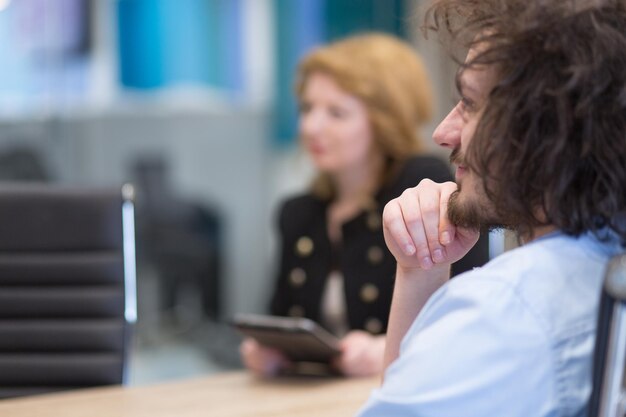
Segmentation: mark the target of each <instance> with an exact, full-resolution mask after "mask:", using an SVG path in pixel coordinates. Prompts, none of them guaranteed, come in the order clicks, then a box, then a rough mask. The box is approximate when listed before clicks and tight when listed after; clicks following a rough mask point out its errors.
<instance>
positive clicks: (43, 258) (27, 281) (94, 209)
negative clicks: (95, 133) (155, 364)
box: [0, 184, 136, 398]
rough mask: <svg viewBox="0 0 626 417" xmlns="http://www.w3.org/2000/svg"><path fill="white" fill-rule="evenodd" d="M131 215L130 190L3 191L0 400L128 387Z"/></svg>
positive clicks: (45, 187) (132, 266)
mask: <svg viewBox="0 0 626 417" xmlns="http://www.w3.org/2000/svg"><path fill="white" fill-rule="evenodd" d="M133 216H134V214H133V203H132V187H131V186H124V188H123V190H122V192H120V190H119V189H116V190H87V189H78V188H68V187H58V186H48V185H18V184H15V185H1V186H0V398H6V397H14V396H21V395H28V394H34V393H43V392H50V391H58V390H64V389H72V388H80V387H87V386H97V385H108V384H120V383H122V382H123V381H124V379H125V369H126V368H125V363H126V356H127V348H128V346H129V337H130V330H131V329H130V327H131V324H132V323H134V321H135V319H136V294H135V263H134V218H133Z"/></svg>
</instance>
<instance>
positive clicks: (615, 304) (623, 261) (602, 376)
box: [588, 254, 626, 417]
mask: <svg viewBox="0 0 626 417" xmlns="http://www.w3.org/2000/svg"><path fill="white" fill-rule="evenodd" d="M625 355H626V254H621V255H617V256H615V257H614V258H613V259H611V262H610V263H609V266H608V269H607V272H606V276H605V279H604V285H603V288H602V296H601V298H600V309H599V314H598V327H597V333H596V344H595V352H594V362H593V390H592V393H591V399H590V401H589V412H588V417H617V416H619V417H623V416H624V414H625V411H626V407H625V406H626V402H625V399H626V397H625V396H624V365H625V361H624V359H625Z"/></svg>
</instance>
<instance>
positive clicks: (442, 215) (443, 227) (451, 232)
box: [439, 182, 457, 246]
mask: <svg viewBox="0 0 626 417" xmlns="http://www.w3.org/2000/svg"><path fill="white" fill-rule="evenodd" d="M456 190H457V185H456V184H455V183H453V182H446V183H444V184H442V188H441V190H440V191H441V196H440V199H439V204H440V208H439V241H440V242H441V244H442V245H444V246H447V245H449V244H450V243H452V242H453V241H454V238H455V234H456V227H455V226H454V225H453V224H452V223H451V222H450V219H449V218H448V203H449V201H450V196H451V195H452V194H453V193H454V192H455V191H456Z"/></svg>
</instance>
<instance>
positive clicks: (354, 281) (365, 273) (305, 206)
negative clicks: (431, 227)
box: [270, 156, 489, 334]
mask: <svg viewBox="0 0 626 417" xmlns="http://www.w3.org/2000/svg"><path fill="white" fill-rule="evenodd" d="M424 178H430V179H432V180H433V181H435V182H445V181H451V180H452V177H451V174H450V171H449V169H448V167H447V166H446V164H444V163H443V162H442V161H441V160H439V159H437V158H433V157H429V156H416V157H413V158H411V159H409V160H408V161H407V162H406V163H405V164H404V166H403V167H402V169H401V170H400V172H399V173H398V175H397V176H396V178H395V179H394V180H393V181H391V183H389V184H387V185H385V186H383V187H382V189H381V190H379V192H378V193H377V194H376V196H375V200H376V206H375V207H373V208H372V209H371V210H369V211H365V210H364V211H363V212H361V213H359V214H358V215H357V216H356V217H354V218H353V219H351V220H349V221H348V222H346V223H344V224H343V226H342V242H341V247H340V248H336V249H335V251H334V253H333V250H332V248H331V244H330V241H329V239H328V235H327V227H326V226H327V225H326V209H327V207H328V203H329V202H328V201H324V200H320V199H318V198H316V197H314V196H313V195H311V194H305V195H301V196H298V197H295V198H291V199H289V200H287V201H286V202H285V203H284V204H283V205H282V209H281V211H280V217H279V229H280V238H281V261H280V271H279V274H278V280H277V282H276V287H275V290H274V295H273V298H272V302H271V306H270V310H271V313H272V314H274V315H280V316H294V317H307V318H310V319H312V320H315V321H318V322H319V320H320V313H321V312H320V305H321V300H322V295H323V292H324V287H325V285H326V280H327V278H328V276H329V274H330V272H331V270H332V269H333V267H334V269H338V270H339V271H341V273H342V275H343V278H344V290H345V301H346V310H347V318H348V324H349V328H350V329H352V330H354V329H362V330H366V331H368V332H370V333H372V334H378V333H385V332H386V330H387V321H388V317H389V309H390V307H391V297H392V291H393V285H394V278H395V269H396V261H395V259H394V257H393V256H392V255H391V253H390V252H389V251H388V249H387V246H386V245H385V241H384V237H383V231H382V226H381V218H382V211H383V208H384V207H385V204H387V202H389V201H390V200H392V199H394V198H396V197H398V196H399V195H400V194H402V192H403V191H404V190H405V189H407V188H410V187H414V186H415V185H417V184H418V183H419V182H420V181H421V180H422V179H424ZM488 256H489V253H488V239H487V236H483V237H481V239H480V240H479V243H478V244H477V245H476V246H475V247H474V248H473V249H472V250H471V251H470V252H469V253H468V254H467V255H466V256H465V258H463V259H462V260H460V261H459V262H457V263H455V264H454V265H453V266H452V270H453V275H455V274H459V273H461V272H464V271H467V270H469V269H472V268H473V267H476V266H481V265H483V264H484V263H485V262H487V260H488Z"/></svg>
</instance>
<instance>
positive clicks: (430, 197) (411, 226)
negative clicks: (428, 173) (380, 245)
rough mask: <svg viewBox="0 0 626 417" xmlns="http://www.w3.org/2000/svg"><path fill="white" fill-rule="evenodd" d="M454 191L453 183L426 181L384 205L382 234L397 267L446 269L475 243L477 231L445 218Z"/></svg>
mask: <svg viewBox="0 0 626 417" xmlns="http://www.w3.org/2000/svg"><path fill="white" fill-rule="evenodd" d="M456 190H457V185H456V184H455V183H453V182H445V183H443V184H438V183H435V182H433V181H431V180H428V179H425V180H422V181H421V182H420V183H419V184H418V185H417V186H416V187H413V188H409V189H407V190H405V191H404V192H403V193H402V195H401V196H400V197H398V198H396V199H394V200H391V201H390V202H389V203H387V205H386V206H385V210H384V211H383V231H384V234H385V242H386V243H387V247H389V250H390V251H391V253H392V254H393V256H394V257H395V258H396V261H397V262H398V268H401V269H407V270H410V269H416V268H420V269H423V270H428V269H431V268H433V267H434V266H439V265H446V266H449V265H450V264H452V263H453V262H456V261H458V260H459V259H461V258H462V257H463V256H465V254H466V253H467V252H468V251H469V250H470V249H471V248H472V247H473V246H474V245H475V244H476V242H477V241H478V237H479V232H478V231H474V230H468V229H463V228H459V227H456V226H455V225H453V224H452V223H450V220H449V219H448V201H449V200H450V196H451V195H452V193H453V192H454V191H456Z"/></svg>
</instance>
